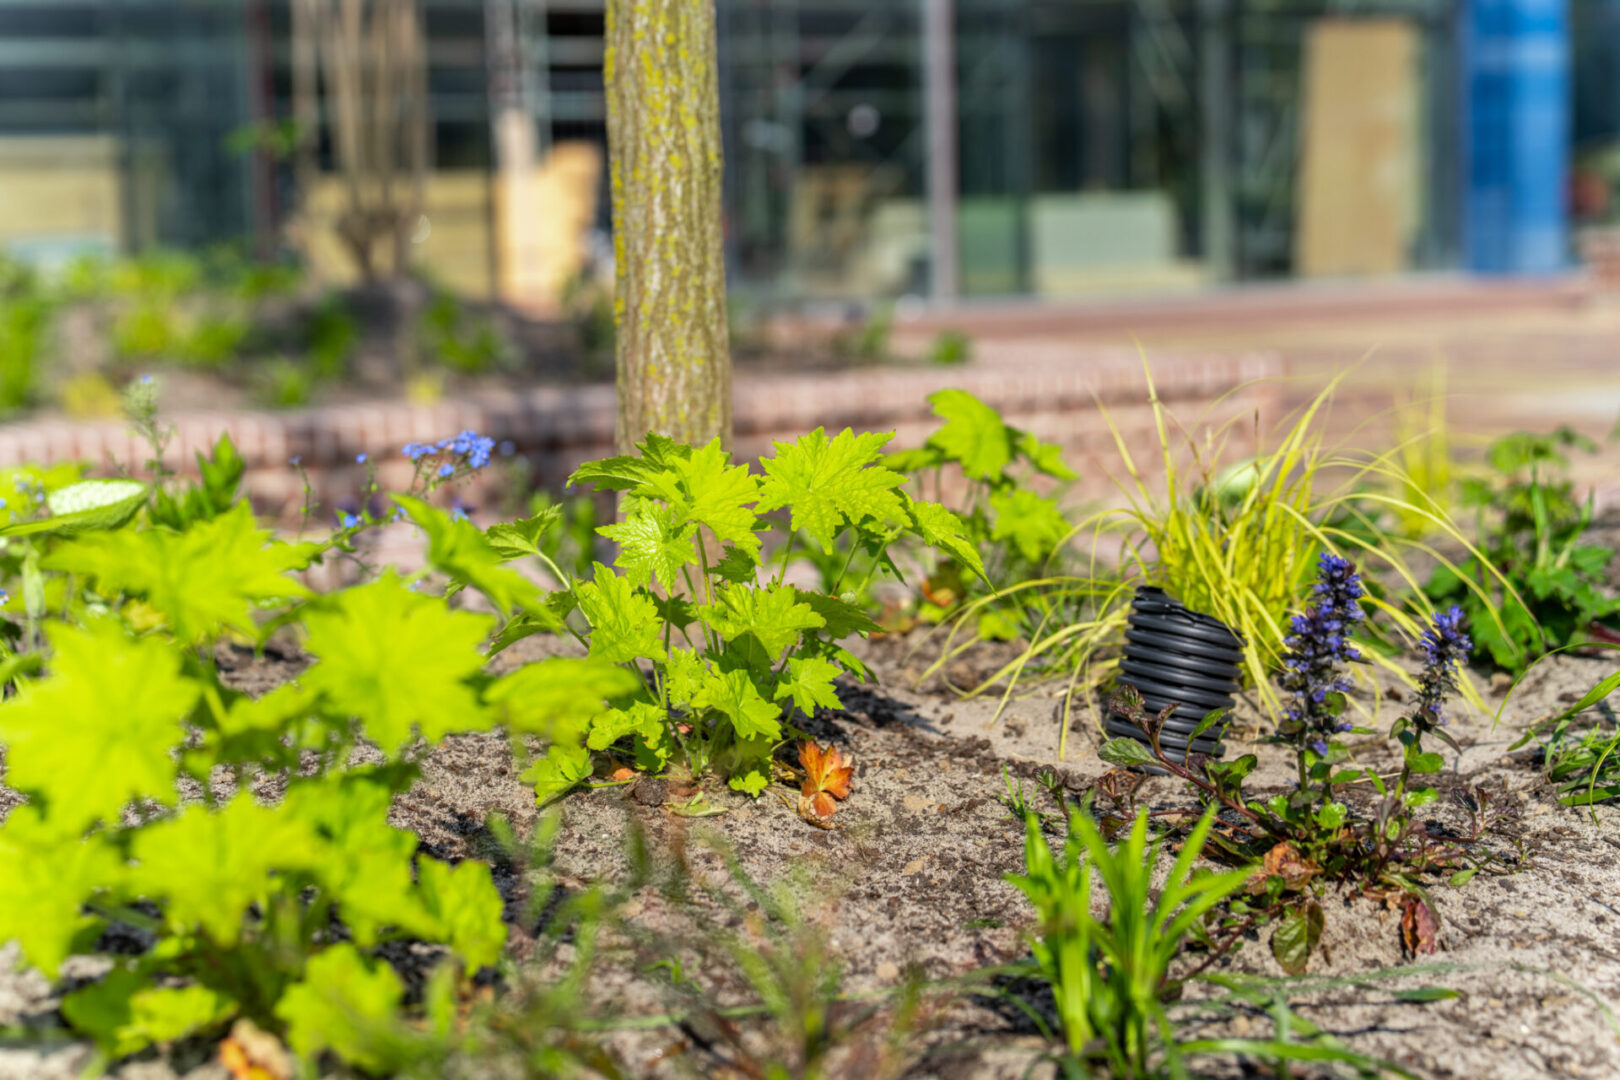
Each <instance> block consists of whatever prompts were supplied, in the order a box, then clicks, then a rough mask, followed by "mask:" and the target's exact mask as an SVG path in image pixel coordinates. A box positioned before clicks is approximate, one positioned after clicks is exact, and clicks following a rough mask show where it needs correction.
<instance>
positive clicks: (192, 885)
mask: <svg viewBox="0 0 1620 1080" xmlns="http://www.w3.org/2000/svg"><path fill="white" fill-rule="evenodd" d="M315 844H316V838H315V836H314V834H313V832H312V830H311V829H310V827H309V825H308V823H306V822H303V821H299V820H298V819H297V818H295V817H293V816H292V815H289V814H284V813H278V812H277V811H275V810H272V809H270V808H268V807H264V806H260V805H259V804H258V803H256V802H255V801H254V800H253V797H252V796H251V795H238V796H237V797H236V798H234V799H232V800H231V802H230V803H229V804H228V805H227V806H226V807H225V809H223V810H217V811H216V810H210V809H209V808H207V807H206V806H199V805H193V806H188V807H186V808H185V809H184V810H182V811H181V812H180V813H179V814H178V815H177V816H175V817H172V818H169V819H167V820H164V821H159V822H157V823H155V824H153V825H151V826H148V827H147V828H145V829H142V830H141V831H140V832H139V833H138V834H136V836H135V839H134V842H133V844H132V846H131V849H130V853H131V855H133V856H134V859H135V866H134V868H133V869H132V870H131V871H130V877H129V881H130V886H131V888H132V889H133V890H134V891H135V892H136V893H138V894H140V895H142V896H146V897H150V898H153V899H162V900H163V901H164V909H163V910H164V916H165V918H167V920H168V922H169V925H170V927H171V928H172V929H173V930H174V931H175V932H176V933H181V934H184V933H187V932H189V931H191V930H192V929H193V928H201V930H202V931H203V932H204V933H206V934H208V936H209V937H211V938H212V939H213V940H214V943H215V944H217V945H224V946H230V945H234V944H236V941H237V938H238V936H239V935H240V933H241V930H242V920H243V918H244V917H246V915H247V908H248V905H249V904H251V903H254V902H255V901H261V900H262V899H263V896H264V890H265V887H266V883H267V881H268V880H269V878H270V875H271V873H272V872H273V871H276V870H288V869H304V868H308V867H309V866H311V865H312V864H313V863H314V862H315V860H316V858H317V852H316V850H315Z"/></svg>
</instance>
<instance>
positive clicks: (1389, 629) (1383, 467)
mask: <svg viewBox="0 0 1620 1080" xmlns="http://www.w3.org/2000/svg"><path fill="white" fill-rule="evenodd" d="M1144 370H1145V369H1144ZM1146 375H1147V387H1148V393H1149V401H1150V404H1151V410H1152V417H1153V424H1154V430H1155V433H1156V435H1157V441H1158V451H1157V454H1156V455H1155V459H1156V460H1154V461H1153V462H1151V465H1156V466H1158V469H1155V470H1153V471H1149V470H1150V462H1149V461H1147V460H1143V461H1140V462H1139V461H1138V458H1137V456H1136V455H1135V454H1133V452H1132V451H1131V449H1130V447H1129V443H1128V440H1127V438H1126V436H1125V434H1124V432H1122V431H1121V430H1120V428H1119V426H1118V425H1117V424H1116V422H1115V420H1114V417H1113V415H1112V414H1111V413H1110V412H1109V410H1108V409H1107V407H1106V406H1103V405H1099V410H1100V411H1101V413H1102V416H1103V420H1104V422H1105V423H1107V425H1108V427H1109V432H1110V434H1111V435H1112V436H1113V438H1114V443H1115V447H1116V449H1117V451H1118V455H1119V456H1118V467H1117V469H1115V470H1114V472H1113V473H1112V474H1111V479H1112V480H1113V481H1114V484H1115V486H1116V487H1117V488H1118V491H1119V494H1120V496H1121V497H1122V499H1123V500H1124V503H1125V505H1123V506H1120V507H1116V508H1112V509H1106V510H1102V511H1099V512H1097V513H1095V514H1092V515H1091V516H1089V517H1086V518H1084V519H1083V520H1081V521H1080V522H1078V523H1077V524H1076V525H1075V526H1074V527H1073V529H1072V530H1071V531H1070V533H1069V535H1068V536H1067V537H1065V538H1063V539H1062V541H1061V542H1060V543H1059V545H1058V547H1059V548H1063V547H1067V546H1068V545H1069V544H1071V543H1078V544H1083V545H1085V546H1087V547H1089V549H1090V554H1089V561H1088V562H1087V564H1086V565H1085V566H1084V567H1082V568H1081V571H1080V572H1078V573H1075V574H1069V575H1062V576H1054V577H1049V578H1040V579H1034V580H1030V581H1026V582H1020V583H1017V584H1013V585H1009V586H1007V587H1006V588H1004V589H1002V590H999V591H998V592H997V593H996V594H994V595H992V596H990V597H984V598H981V599H980V600H977V601H975V602H974V603H972V604H969V605H967V606H966V607H965V608H964V609H963V611H962V612H961V615H960V617H959V618H958V620H957V623H956V625H955V627H953V634H954V633H956V632H959V631H961V630H964V629H967V628H971V627H973V626H974V625H975V623H974V620H976V619H977V617H978V616H979V614H980V613H981V612H982V611H983V610H985V609H988V608H990V607H991V606H992V605H995V604H1003V603H1005V602H1006V601H1007V600H1008V599H1010V598H1013V597H1015V596H1016V597H1018V598H1020V600H1021V601H1022V600H1023V598H1026V597H1030V596H1033V595H1035V594H1040V596H1041V597H1042V600H1041V603H1040V605H1039V606H1040V607H1041V608H1042V609H1043V610H1047V609H1050V610H1057V611H1065V612H1071V613H1073V614H1072V615H1071V616H1070V617H1068V618H1064V619H1062V620H1060V621H1054V622H1049V623H1044V624H1042V625H1040V626H1038V627H1037V628H1036V629H1035V630H1034V632H1032V633H1031V634H1030V635H1029V641H1028V645H1027V647H1026V648H1025V649H1024V650H1023V651H1022V652H1021V653H1020V654H1019V655H1018V656H1016V657H1014V658H1012V659H1011V660H1009V661H1008V662H1007V663H1005V664H1004V665H1002V666H1001V667H1000V668H999V669H997V670H996V671H994V672H992V673H991V674H990V675H989V676H988V677H986V678H985V679H983V680H982V681H981V682H980V683H979V684H978V686H976V687H974V688H971V689H970V690H969V691H968V692H969V694H970V695H971V694H976V693H981V692H983V691H985V690H988V689H989V688H991V687H1002V688H1004V698H1003V704H1005V703H1006V701H1008V700H1010V698H1011V694H1012V693H1013V688H1014V685H1015V684H1016V683H1017V681H1018V680H1020V679H1021V678H1023V677H1024V676H1025V675H1027V674H1032V673H1043V674H1046V675H1050V676H1057V677H1061V678H1064V679H1066V680H1067V681H1068V691H1067V694H1066V696H1065V701H1066V705H1065V709H1064V722H1063V725H1062V729H1061V730H1062V734H1061V735H1060V737H1059V743H1058V749H1059V755H1060V756H1061V755H1062V754H1063V753H1064V751H1065V750H1066V747H1067V732H1068V729H1069V727H1070V724H1069V715H1070V712H1071V709H1072V705H1073V701H1074V695H1075V693H1076V692H1077V691H1090V690H1093V689H1096V688H1099V687H1102V686H1105V685H1107V683H1108V682H1109V681H1110V680H1111V679H1112V678H1113V676H1114V673H1115V671H1116V669H1117V666H1118V655H1119V651H1120V649H1121V647H1122V645H1123V640H1124V635H1125V628H1126V623H1127V615H1128V608H1129V606H1130V603H1131V598H1132V596H1133V595H1134V593H1135V590H1136V589H1137V588H1139V587H1141V586H1152V587H1155V588H1160V589H1163V590H1164V591H1165V592H1167V593H1169V594H1170V595H1172V596H1174V597H1176V598H1177V599H1178V600H1180V601H1181V602H1182V603H1183V604H1185V605H1186V606H1187V607H1188V608H1189V609H1191V610H1193V611H1198V612H1202V613H1204V614H1207V615H1210V616H1212V617H1213V618H1215V619H1218V620H1220V621H1221V622H1222V623H1224V624H1226V625H1227V626H1228V627H1230V628H1231V629H1232V631H1233V632H1234V633H1236V634H1238V635H1239V636H1240V637H1242V639H1243V641H1244V649H1243V682H1244V683H1245V684H1246V685H1247V686H1248V687H1249V688H1251V689H1252V691H1253V694H1254V697H1255V699H1256V703H1257V704H1258V705H1259V707H1260V709H1261V710H1262V711H1263V712H1264V713H1266V714H1267V715H1268V716H1269V717H1271V718H1273V719H1274V720H1281V719H1282V718H1283V717H1284V714H1285V711H1286V709H1285V703H1284V697H1285V696H1286V693H1287V692H1286V690H1284V689H1283V688H1281V687H1279V686H1277V685H1276V684H1274V683H1273V681H1272V675H1273V673H1274V672H1275V671H1276V670H1277V668H1278V667H1279V666H1280V665H1281V664H1282V661H1283V658H1284V656H1285V654H1286V653H1287V652H1288V650H1289V644H1288V639H1289V637H1290V634H1291V632H1292V624H1291V620H1290V613H1293V612H1297V611H1299V610H1300V609H1301V608H1302V607H1305V606H1308V605H1309V604H1310V603H1312V602H1313V599H1314V596H1315V594H1314V588H1315V585H1316V578H1317V571H1318V568H1319V560H1320V557H1321V555H1322V554H1323V553H1324V552H1326V553H1330V554H1332V555H1334V556H1335V557H1340V558H1345V559H1357V560H1360V561H1362V562H1363V563H1365V564H1366V565H1368V566H1370V567H1376V568H1377V569H1378V571H1379V577H1380V578H1381V579H1383V581H1386V582H1388V587H1378V588H1372V589H1369V590H1367V593H1366V595H1364V596H1363V597H1361V598H1360V600H1361V601H1362V603H1363V604H1364V605H1365V608H1366V610H1367V611H1369V612H1372V613H1376V614H1378V615H1379V616H1380V617H1381V621H1382V623H1383V636H1385V637H1387V638H1389V639H1391V640H1401V641H1405V642H1408V643H1410V642H1416V641H1417V640H1418V639H1419V638H1420V637H1421V635H1422V633H1423V630H1424V628H1425V626H1426V625H1427V623H1428V620H1429V619H1430V618H1431V617H1432V616H1433V614H1434V610H1435V609H1434V605H1433V603H1432V601H1431V599H1430V597H1429V596H1428V595H1426V594H1425V593H1424V592H1423V590H1422V589H1420V588H1419V582H1418V578H1417V575H1416V574H1415V573H1414V572H1413V570H1412V569H1411V567H1410V566H1409V565H1408V562H1407V554H1408V553H1409V552H1412V551H1418V552H1421V553H1422V554H1423V555H1424V557H1425V558H1433V559H1435V560H1436V561H1437V564H1438V565H1439V566H1441V567H1442V568H1447V567H1454V564H1453V563H1452V562H1451V561H1450V560H1448V559H1447V558H1446V556H1445V555H1444V554H1443V553H1442V552H1440V551H1439V550H1437V549H1436V548H1435V546H1434V545H1433V543H1431V539H1436V540H1437V539H1442V538H1443V539H1444V540H1446V541H1447V542H1448V543H1451V544H1455V545H1456V546H1457V547H1459V548H1461V549H1462V550H1463V551H1464V552H1466V557H1467V558H1468V559H1470V560H1472V561H1471V562H1470V565H1477V566H1479V567H1480V568H1481V569H1480V570H1479V573H1478V574H1477V575H1476V577H1477V579H1478V580H1476V579H1475V578H1467V579H1466V580H1463V581H1461V582H1460V583H1459V584H1458V585H1457V588H1459V589H1463V590H1466V591H1468V593H1469V596H1470V597H1474V596H1476V595H1477V597H1478V598H1479V599H1480V600H1481V601H1482V605H1481V611H1482V612H1483V614H1482V615H1476V622H1477V621H1479V620H1480V619H1481V618H1486V619H1489V620H1491V621H1492V622H1493V623H1498V622H1499V621H1500V620H1499V618H1498V616H1497V614H1496V612H1495V609H1494V608H1492V607H1491V606H1490V601H1489V591H1488V587H1489V586H1491V585H1494V584H1495V583H1497V582H1499V581H1500V574H1499V572H1498V571H1497V570H1496V569H1495V568H1494V567H1493V566H1491V565H1490V564H1489V563H1488V562H1487V561H1485V560H1484V559H1483V557H1482V556H1481V555H1480V554H1479V552H1478V550H1477V549H1476V548H1475V547H1474V545H1472V544H1471V543H1470V542H1469V541H1468V540H1467V538H1465V537H1464V536H1463V535H1462V534H1461V533H1460V532H1459V531H1458V530H1457V527H1456V525H1455V524H1454V523H1453V522H1452V520H1451V518H1450V517H1449V516H1448V515H1447V513H1446V511H1445V509H1444V508H1443V507H1442V506H1441V505H1440V504H1438V503H1437V502H1435V501H1434V500H1433V499H1431V498H1429V497H1428V496H1426V495H1425V494H1424V493H1423V492H1422V491H1421V490H1419V489H1418V485H1416V484H1414V483H1413V482H1412V481H1411V477H1410V475H1409V474H1408V473H1407V471H1406V469H1405V468H1404V467H1403V466H1402V464H1401V463H1400V461H1399V460H1397V459H1396V456H1395V455H1394V454H1373V453H1366V452H1362V451H1358V450H1354V449H1346V448H1343V447H1334V446H1330V445H1328V444H1327V443H1326V441H1325V438H1324V435H1323V432H1322V430H1321V423H1320V420H1321V418H1322V417H1323V416H1324V415H1325V414H1326V412H1327V409H1328V407H1329V405H1330V403H1331V400H1332V397H1333V394H1334V392H1335V390H1336V389H1337V386H1338V380H1337V379H1335V380H1334V381H1333V382H1332V383H1330V384H1329V385H1328V386H1327V387H1326V388H1324V389H1323V390H1322V392H1321V393H1320V394H1318V395H1317V396H1316V397H1315V398H1314V399H1312V400H1311V401H1310V403H1309V404H1307V405H1306V406H1305V407H1304V408H1302V409H1301V410H1300V411H1299V412H1298V413H1297V414H1295V415H1294V416H1293V417H1292V418H1291V419H1290V421H1289V422H1288V424H1286V425H1285V426H1283V427H1282V428H1281V430H1280V431H1279V432H1278V434H1277V435H1276V437H1275V438H1274V439H1267V438H1265V437H1264V436H1262V434H1261V433H1260V432H1259V431H1258V430H1256V431H1255V432H1254V441H1255V442H1256V443H1262V444H1264V445H1263V446H1262V448H1261V450H1260V452H1258V453H1257V454H1255V455H1254V456H1253V457H1249V458H1245V459H1242V460H1238V461H1234V460H1232V458H1233V455H1232V454H1231V453H1230V450H1231V444H1232V443H1233V442H1235V441H1237V440H1238V439H1239V438H1240V437H1241V435H1242V432H1241V431H1240V428H1239V424H1240V422H1241V420H1242V419H1243V417H1234V418H1232V419H1229V420H1227V421H1226V422H1224V423H1221V424H1200V425H1197V426H1194V427H1185V426H1183V425H1182V424H1181V423H1180V422H1179V421H1178V420H1177V418H1176V417H1175V416H1174V415H1173V414H1172V413H1171V412H1170V411H1169V410H1168V409H1167V408H1166V407H1165V405H1164V403H1163V401H1161V400H1160V399H1159V396H1158V392H1157V390H1156V388H1155V387H1154V384H1153V378H1152V373H1151V371H1146ZM1194 432H1196V434H1194ZM1159 470H1162V472H1161V474H1160V475H1162V477H1163V479H1162V481H1161V480H1160V479H1159V477H1158V476H1155V475H1153V472H1156V471H1159ZM1411 520H1421V521H1423V522H1425V523H1427V526H1428V530H1427V535H1428V537H1429V538H1430V539H1411V538H1409V537H1408V536H1407V535H1405V531H1404V530H1405V528H1406V527H1405V526H1404V525H1403V524H1402V522H1408V521H1411ZM1388 651H1389V650H1387V649H1384V648H1380V649H1376V650H1368V652H1367V656H1366V659H1367V661H1368V663H1369V665H1373V666H1378V667H1382V668H1384V669H1385V670H1386V671H1389V672H1390V673H1391V674H1393V675H1395V676H1396V677H1397V678H1400V679H1403V680H1406V681H1410V676H1409V675H1408V673H1407V672H1406V671H1404V670H1403V669H1402V668H1401V667H1400V665H1399V664H1398V663H1396V662H1395V660H1394V659H1392V657H1391V656H1389V655H1387V653H1388ZM953 654H954V646H953V642H952V641H947V642H946V645H945V648H944V649H943V650H942V652H941V657H940V660H939V661H937V662H936V664H935V665H934V668H932V669H930V671H929V672H928V673H927V674H932V673H933V671H934V670H937V669H938V668H940V667H942V666H943V665H944V663H945V662H946V661H947V660H948V659H949V658H950V657H951V656H952V655H953ZM1459 689H1460V692H1461V693H1462V694H1463V695H1464V696H1465V697H1467V698H1468V699H1469V700H1470V701H1473V702H1474V703H1475V704H1476V705H1480V706H1482V705H1483V702H1482V701H1481V700H1480V699H1479V696H1478V693H1477V691H1476V690H1475V689H1474V688H1473V687H1472V686H1471V685H1470V684H1468V683H1467V682H1466V681H1464V682H1462V683H1460V684H1459ZM1082 700H1083V698H1082ZM1099 720H1100V717H1099Z"/></svg>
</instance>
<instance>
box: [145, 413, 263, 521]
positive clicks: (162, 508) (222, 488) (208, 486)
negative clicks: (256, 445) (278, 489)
mask: <svg viewBox="0 0 1620 1080" xmlns="http://www.w3.org/2000/svg"><path fill="white" fill-rule="evenodd" d="M246 468H247V463H246V462H245V461H243V460H242V455H241V454H239V453H237V451H236V444H235V443H233V442H231V437H230V436H229V435H221V436H220V437H219V442H217V443H215V444H214V452H213V454H212V456H209V457H205V456H203V455H202V454H201V453H199V454H198V455H197V471H198V476H199V480H198V482H196V483H192V484H188V485H187V486H186V487H185V489H184V490H183V491H180V492H178V493H175V492H170V491H169V490H167V489H165V488H161V487H160V488H158V489H157V490H156V491H154V492H153V493H152V504H151V506H150V507H149V508H148V511H147V516H148V518H149V519H150V520H151V522H152V524H154V525H166V526H168V527H169V528H171V529H184V528H185V527H186V526H187V525H189V524H191V523H192V522H196V521H203V520H205V519H207V518H211V517H218V516H219V515H220V514H223V513H225V511H227V510H229V509H230V508H231V507H232V506H234V505H236V500H237V498H238V491H237V489H238V487H239V486H240V485H241V483H242V473H243V472H244V470H245V469H246Z"/></svg>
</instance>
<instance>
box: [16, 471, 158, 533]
mask: <svg viewBox="0 0 1620 1080" xmlns="http://www.w3.org/2000/svg"><path fill="white" fill-rule="evenodd" d="M145 502H146V485H145V484H141V483H137V482H136V481H134V480H80V481H79V482H78V483H75V484H69V485H67V486H66V487H61V488H57V489H56V490H54V491H50V492H47V493H46V495H45V508H46V509H47V510H49V511H50V512H51V516H50V517H48V518H41V519H37V520H34V521H20V522H16V523H14V524H11V525H7V526H6V527H5V528H4V529H0V534H3V535H6V536H30V535H33V534H35V533H47V532H48V533H56V534H58V535H62V536H67V535H71V534H73V533H75V532H84V531H87V530H93V529H116V528H118V527H119V526H120V525H122V524H124V523H125V522H126V521H128V520H129V519H130V518H132V517H134V516H135V512H136V511H138V510H139V509H140V508H141V505H142V504H143V503H145Z"/></svg>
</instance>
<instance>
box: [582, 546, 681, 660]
mask: <svg viewBox="0 0 1620 1080" xmlns="http://www.w3.org/2000/svg"><path fill="white" fill-rule="evenodd" d="M595 567H596V574H595V580H593V581H588V582H585V583H584V584H582V585H579V586H577V587H576V588H575V590H574V591H575V592H576V593H578V595H579V610H580V611H582V612H583V613H584V614H585V618H586V620H587V621H588V622H589V623H590V624H591V648H590V655H591V656H592V657H593V658H595V659H598V660H606V661H609V662H610V663H620V662H623V661H628V660H635V659H638V658H641V657H645V658H647V659H649V660H662V659H663V658H664V645H663V642H661V641H659V640H658V635H659V632H660V631H661V630H662V629H663V624H662V623H661V622H660V621H659V619H658V605H657V604H655V603H653V601H652V598H651V597H649V596H647V595H646V594H645V593H642V592H638V591H637V590H636V588H635V586H634V585H632V584H631V583H630V579H629V578H622V577H620V576H619V575H617V574H615V573H614V572H613V571H612V570H609V569H608V568H607V567H605V566H603V565H602V564H601V563H596V564H595Z"/></svg>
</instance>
